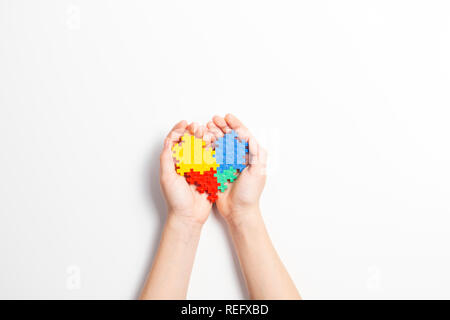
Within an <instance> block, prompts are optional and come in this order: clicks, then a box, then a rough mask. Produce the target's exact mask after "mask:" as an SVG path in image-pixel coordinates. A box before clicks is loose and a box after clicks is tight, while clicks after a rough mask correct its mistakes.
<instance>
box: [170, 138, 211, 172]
mask: <svg viewBox="0 0 450 320" xmlns="http://www.w3.org/2000/svg"><path fill="white" fill-rule="evenodd" d="M172 151H173V157H174V158H175V159H176V160H177V162H178V163H177V172H178V174H180V175H182V176H184V173H185V172H190V171H191V169H192V170H194V171H198V172H200V173H201V174H203V173H204V172H205V171H209V170H211V169H214V170H217V167H218V166H219V164H217V162H216V158H214V152H215V151H214V150H213V149H212V148H205V141H203V139H199V138H196V137H195V136H191V135H190V134H188V133H185V134H184V136H183V137H181V142H180V143H177V144H175V145H174V146H173V147H172Z"/></svg>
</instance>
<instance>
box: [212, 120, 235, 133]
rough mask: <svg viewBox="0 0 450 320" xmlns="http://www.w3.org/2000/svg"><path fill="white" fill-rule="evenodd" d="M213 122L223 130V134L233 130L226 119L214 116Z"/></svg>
mask: <svg viewBox="0 0 450 320" xmlns="http://www.w3.org/2000/svg"><path fill="white" fill-rule="evenodd" d="M213 122H214V124H215V125H216V126H217V127H218V128H219V129H220V130H222V132H223V133H228V132H229V131H231V128H230V127H228V125H227V122H226V121H225V119H224V118H222V117H220V116H214V117H213Z"/></svg>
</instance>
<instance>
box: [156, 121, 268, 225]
mask: <svg viewBox="0 0 450 320" xmlns="http://www.w3.org/2000/svg"><path fill="white" fill-rule="evenodd" d="M231 130H235V131H236V132H237V134H238V136H239V138H240V139H243V140H245V141H247V142H248V144H249V165H248V166H247V167H246V168H245V169H244V170H243V171H242V172H241V174H240V175H239V177H238V179H236V180H235V181H234V182H233V183H232V184H231V185H230V186H228V188H227V189H226V190H225V192H219V198H218V200H217V201H216V205H217V209H218V211H219V212H220V214H221V215H222V216H223V217H224V218H225V220H226V221H227V222H231V221H236V220H238V219H239V218H241V217H243V216H245V215H247V214H252V213H255V212H259V210H258V209H259V198H260V195H261V193H262V190H263V189H264V184H265V180H266V175H265V169H266V160H267V153H266V151H265V150H264V149H263V148H261V147H260V146H259V145H258V143H257V142H256V140H255V138H254V137H253V136H252V135H251V134H250V132H249V131H248V129H247V128H246V127H245V126H244V125H243V124H242V122H241V121H240V120H239V119H237V118H236V117H235V116H233V115H231V114H227V115H226V116H225V117H220V116H214V117H213V120H212V121H210V122H208V124H207V125H206V126H201V125H198V124H196V123H191V124H188V123H187V122H186V121H185V120H183V121H180V122H179V123H177V124H176V125H175V126H174V127H173V129H172V130H171V131H170V133H169V134H168V135H167V137H166V139H165V141H164V149H163V151H162V153H161V157H160V162H161V164H160V169H161V172H160V183H161V189H162V191H163V193H164V196H165V198H166V202H167V206H168V210H169V216H170V217H176V218H178V219H182V220H183V221H185V222H186V223H189V224H194V225H200V226H201V225H203V224H204V223H205V222H206V219H207V218H208V215H209V212H210V210H211V207H212V204H211V202H210V201H209V200H208V199H207V195H206V194H201V193H199V192H198V191H196V188H195V186H193V185H189V184H188V183H187V181H186V179H185V178H184V177H183V176H180V175H178V174H177V172H176V169H175V165H174V160H173V158H172V146H173V145H174V144H175V143H178V142H179V140H180V139H181V137H182V136H183V135H184V133H185V132H188V133H190V134H192V135H195V136H196V137H197V138H202V139H203V140H205V141H206V145H207V146H208V145H211V144H212V143H214V141H215V140H216V139H218V138H220V137H222V136H223V135H224V134H225V133H228V132H230V131H231Z"/></svg>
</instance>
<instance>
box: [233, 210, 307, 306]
mask: <svg viewBox="0 0 450 320" xmlns="http://www.w3.org/2000/svg"><path fill="white" fill-rule="evenodd" d="M252 211H253V212H247V213H245V214H241V215H239V218H236V219H233V220H230V221H228V225H229V229H230V232H231V235H232V238H233V242H234V245H235V247H236V251H237V254H238V257H239V262H240V264H241V269H242V272H243V274H244V277H245V280H246V282H247V287H248V291H249V294H250V298H251V299H300V295H299V293H298V291H297V288H296V287H295V285H294V283H293V281H292V279H291V278H290V276H289V274H288V272H287V270H286V268H285V267H284V265H283V263H282V262H281V260H280V258H279V256H278V254H277V252H276V251H275V248H274V247H273V245H272V242H271V240H270V237H269V234H268V233H267V230H266V227H265V225H264V221H263V219H262V217H261V214H260V212H259V209H257V208H255V209H253V210H252Z"/></svg>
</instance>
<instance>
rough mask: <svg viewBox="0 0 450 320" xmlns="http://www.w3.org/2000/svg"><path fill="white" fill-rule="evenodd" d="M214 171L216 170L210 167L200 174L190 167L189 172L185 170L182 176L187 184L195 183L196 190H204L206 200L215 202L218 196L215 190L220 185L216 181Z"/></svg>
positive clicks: (201, 191)
mask: <svg viewBox="0 0 450 320" xmlns="http://www.w3.org/2000/svg"><path fill="white" fill-rule="evenodd" d="M216 172H217V171H216V170H214V169H211V170H209V171H205V172H204V173H203V174H200V172H197V171H193V170H192V169H191V172H186V173H185V174H184V176H185V178H186V181H187V182H188V183H189V184H195V185H196V186H197V191H198V192H200V193H203V192H206V193H207V194H208V200H209V201H211V202H215V201H216V200H217V198H218V197H217V192H218V190H219V189H218V187H219V185H220V184H219V183H218V182H217V178H216V177H215V176H214V175H215V174H216Z"/></svg>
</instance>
